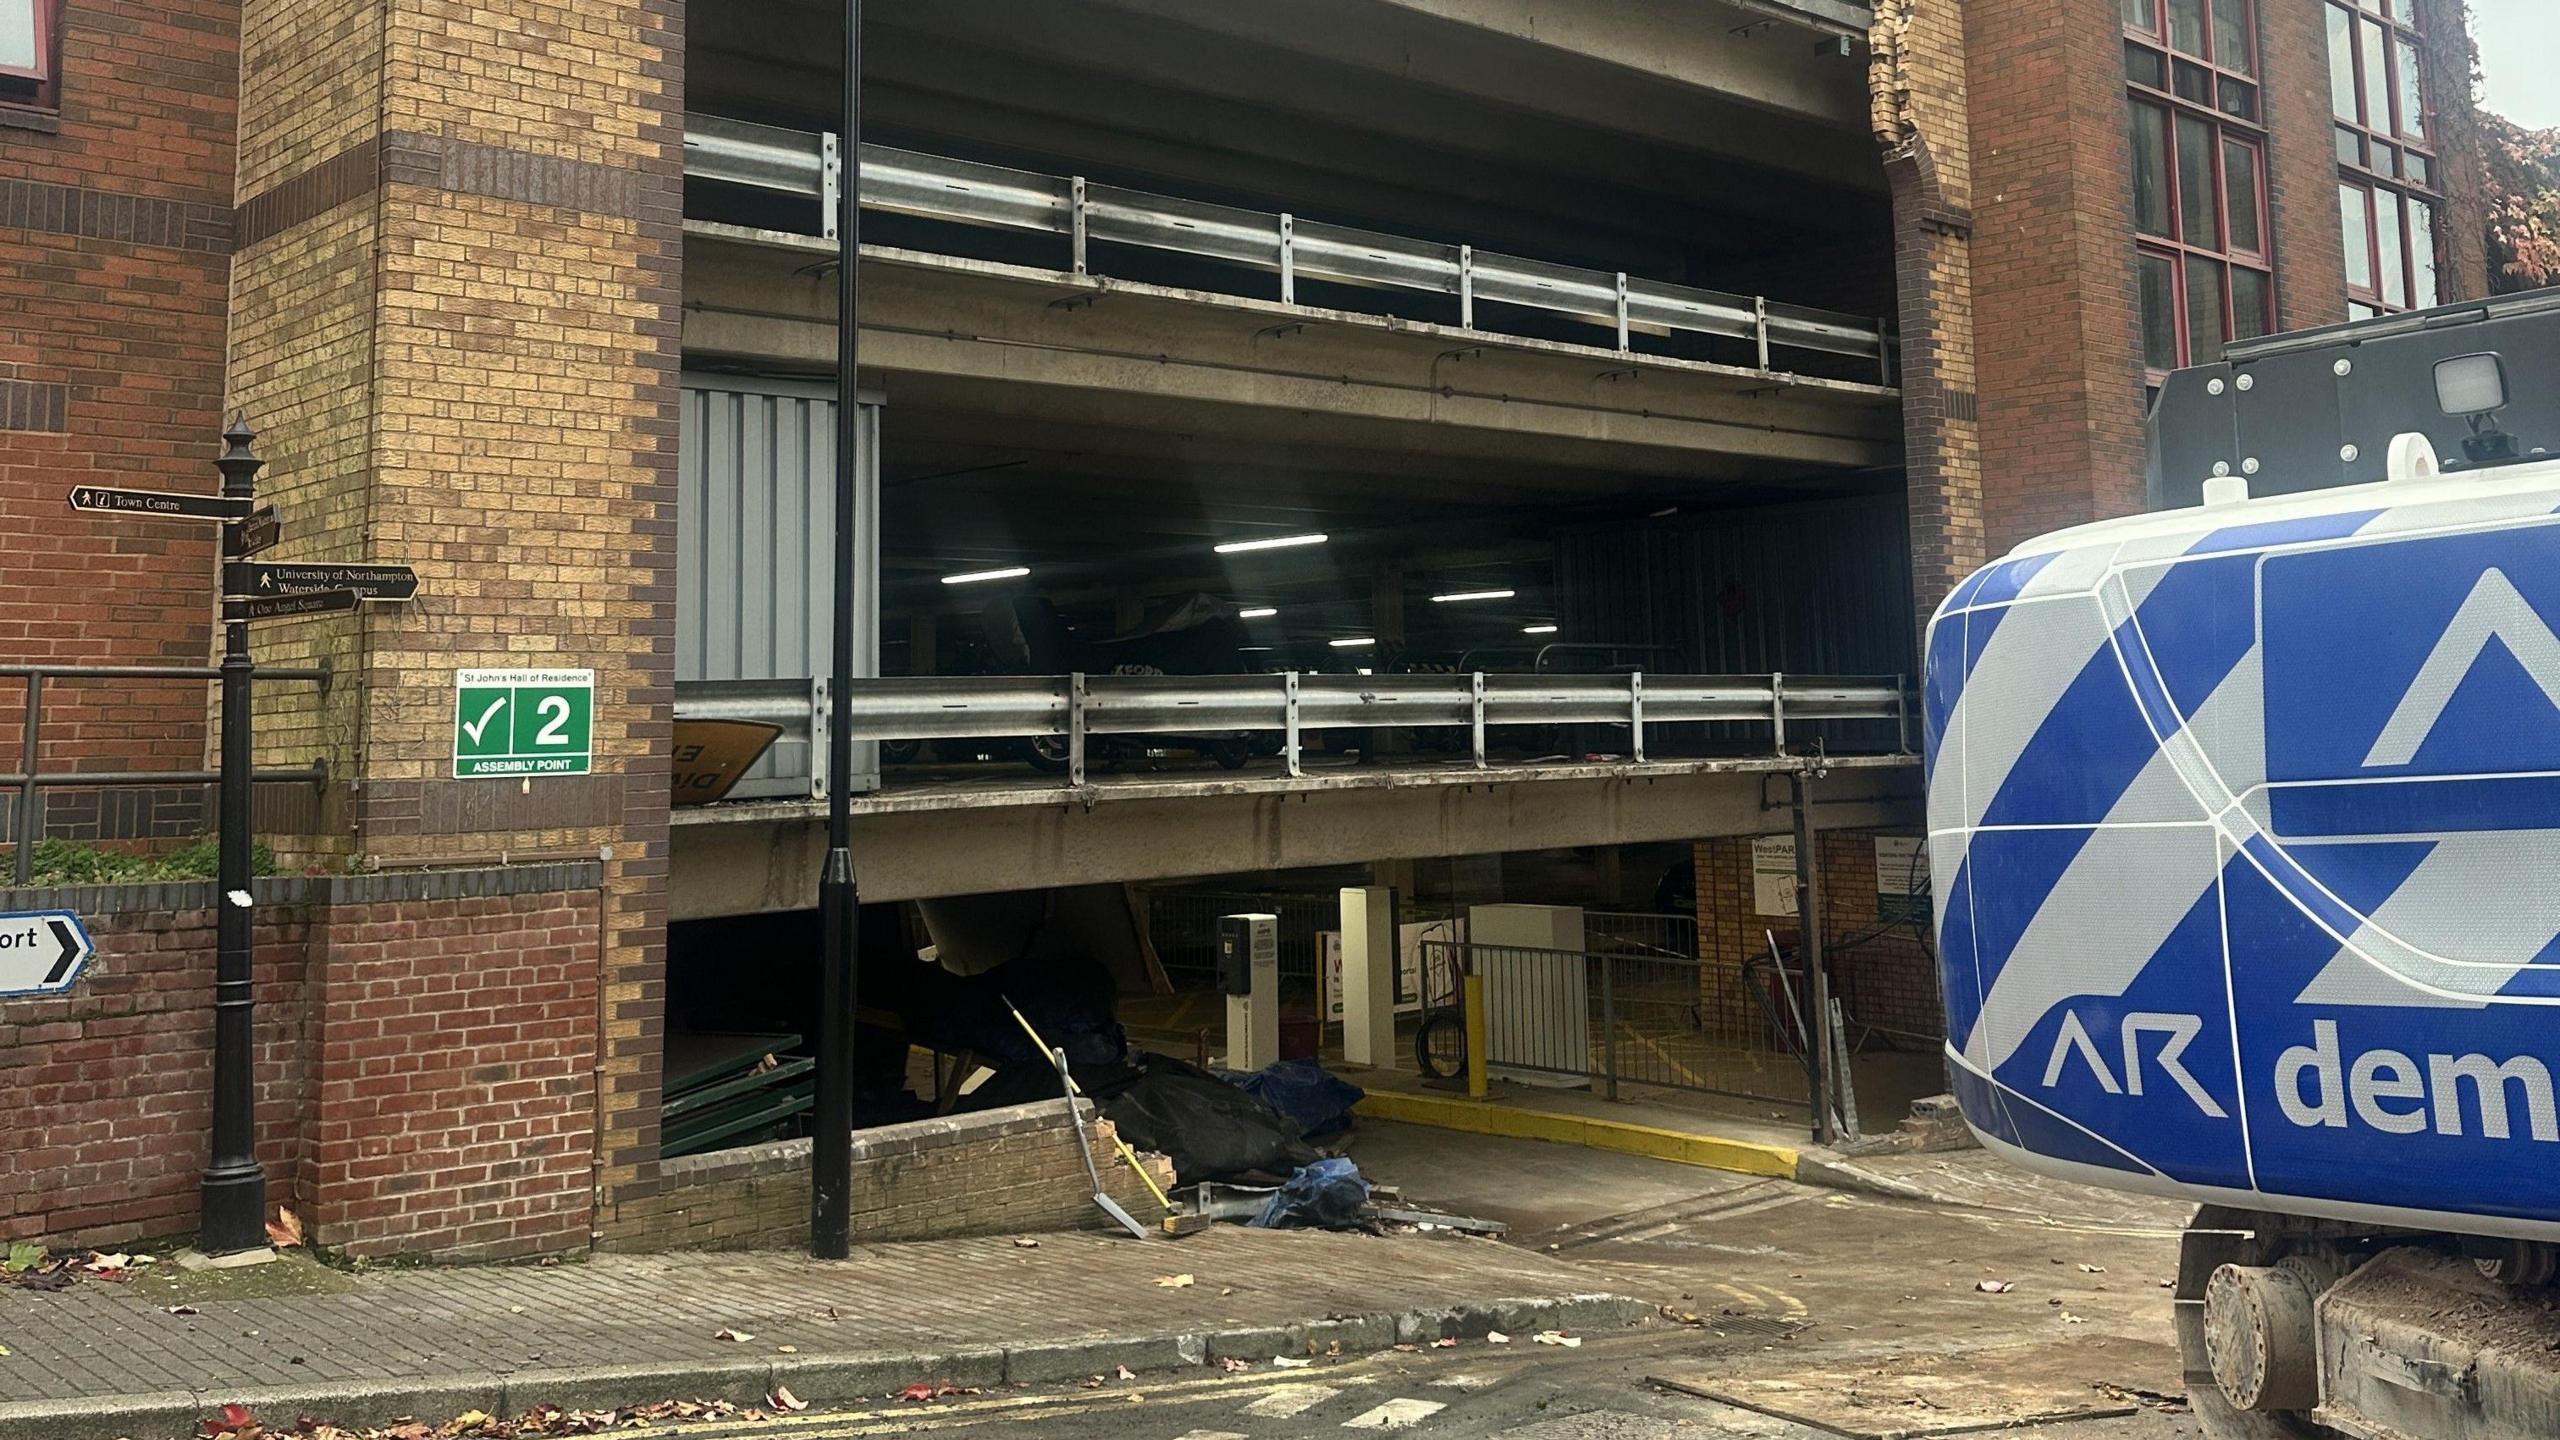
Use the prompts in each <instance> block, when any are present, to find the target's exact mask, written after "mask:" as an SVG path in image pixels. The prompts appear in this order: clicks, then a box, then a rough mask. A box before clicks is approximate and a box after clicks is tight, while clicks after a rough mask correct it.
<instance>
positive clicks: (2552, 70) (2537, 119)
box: [2471, 0, 2560, 130]
mask: <svg viewBox="0 0 2560 1440" xmlns="http://www.w3.org/2000/svg"><path fill="white" fill-rule="evenodd" d="M2471 9H2472V15H2473V20H2472V37H2473V38H2474V39H2476V40H2478V41H2479V42H2480V73H2481V77H2482V81H2483V86H2482V94H2481V99H2482V100H2483V101H2484V102H2485V103H2486V104H2487V105H2488V107H2489V108H2490V109H2492V110H2495V111H2497V112H2499V113H2500V114H2502V115H2504V116H2506V117H2507V118H2508V119H2510V120H2513V121H2515V122H2516V123H2517V124H2519V125H2529V126H2532V127H2533V128H2535V129H2537V130H2539V129H2547V128H2549V127H2551V126H2554V125H2560V0H2471Z"/></svg>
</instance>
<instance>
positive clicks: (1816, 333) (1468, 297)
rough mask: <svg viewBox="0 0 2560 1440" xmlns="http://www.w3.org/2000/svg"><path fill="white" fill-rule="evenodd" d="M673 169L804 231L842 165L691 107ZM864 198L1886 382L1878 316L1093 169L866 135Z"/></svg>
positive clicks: (791, 136) (1291, 281) (1083, 263)
mask: <svg viewBox="0 0 2560 1440" xmlns="http://www.w3.org/2000/svg"><path fill="white" fill-rule="evenodd" d="M684 173H685V178H687V179H691V180H709V181H715V182H718V183H721V184H728V185H738V186H743V187H746V188H748V189H754V190H765V191H771V192H775V193H780V194H786V195H796V196H801V197H804V198H806V199H808V200H810V201H812V202H815V203H816V205H817V209H818V215H819V217H820V223H819V226H818V228H817V229H816V231H815V233H818V234H822V235H824V236H826V237H828V238H830V239H832V238H834V236H835V233H836V231H835V224H836V222H835V214H836V197H837V187H838V186H839V185H840V184H841V183H842V174H843V166H842V162H841V156H840V153H839V141H838V139H837V137H836V136H835V135H834V134H832V133H812V132H810V131H805V130H785V129H778V128H776V127H774V126H770V125H752V124H748V123H747V122H745V121H741V120H728V119H723V118H721V117H719V116H716V115H692V114H689V115H687V116H685V140H684ZM862 203H863V205H864V206H865V207H867V208H870V209H874V210H882V211H889V212H894V213H898V214H905V215H915V216H921V217H923V218H925V219H929V220H943V221H950V222H952V223H955V224H962V225H979V226H987V227H992V228H996V229H1005V230H1030V231H1039V232H1042V233H1045V234H1050V235H1058V236H1063V237H1065V239H1066V240H1067V244H1068V260H1069V264H1070V265H1071V267H1072V268H1073V270H1074V272H1075V273H1076V274H1079V275H1082V274H1085V273H1087V262H1088V256H1089V252H1090V247H1091V245H1092V243H1093V242H1095V241H1102V242H1106V243H1110V244H1118V245H1130V246H1138V247H1141V248H1145V249H1150V250H1167V251H1173V252H1177V253H1180V254H1184V255H1199V256H1204V257H1207V258H1209V259H1213V260H1220V261H1225V262H1227V263H1229V264H1234V265H1241V266H1247V267H1250V268H1253V269H1257V270H1261V271H1263V272H1265V273H1275V274H1277V275H1278V277H1279V293H1280V299H1281V301H1282V302H1283V303H1285V304H1295V303H1297V282H1298V281H1299V280H1300V279H1301V278H1309V279H1317V280H1332V281H1340V282H1342V283H1345V284H1352V285H1368V286H1375V287H1380V288H1385V289H1396V290H1416V291H1423V292H1426V293H1430V294H1436V295H1446V296H1449V297H1451V298H1453V299H1455V300H1456V301H1457V302H1458V323H1459V325H1460V326H1461V327H1463V328H1465V329H1469V330H1473V329H1476V328H1478V326H1477V319H1478V315H1477V308H1476V305H1477V302H1478V301H1491V302H1494V303H1497V304H1502V305H1516V306H1521V307H1524V308H1526V309H1531V310H1543V311H1546V312H1548V313H1551V314H1558V315H1566V316H1570V317H1572V318H1574V319H1576V320H1581V321H1585V322H1587V323H1590V324H1593V325H1599V326H1604V327H1607V328H1609V329H1611V330H1613V331H1614V332H1615V333H1616V336H1617V349H1618V350H1620V351H1621V352H1625V351H1627V350H1628V348H1629V339H1630V337H1631V336H1633V335H1634V334H1637V333H1639V332H1642V333H1648V334H1660V335H1669V334H1676V333H1688V334H1697V335H1714V336H1720V337H1723V338H1725V339H1729V340H1741V341H1746V342H1749V343H1750V344H1751V345H1752V347H1753V352H1754V354H1755V355H1756V357H1757V361H1758V368H1760V369H1762V370H1768V369H1769V368H1770V363H1769V356H1770V351H1771V349H1772V348H1773V347H1775V348H1787V349H1795V350H1810V351H1817V352H1820V353H1823V354H1828V355H1847V356H1852V357H1855V358H1857V359H1861V360H1868V361H1872V362H1874V364H1875V366H1876V374H1877V383H1879V384H1884V385H1890V384H1892V383H1893V369H1894V354H1893V344H1894V342H1893V336H1892V332H1891V331H1890V329H1889V328H1888V327H1887V326H1886V325H1885V323H1884V322H1883V321H1882V320H1880V319H1870V318H1865V317H1861V316H1857V315H1849V314H1844V313H1840V312H1837V311H1831V310H1817V309H1812V308H1809V307H1806V306H1800V305H1782V304H1778V303H1776V302H1774V301H1771V300H1769V299H1767V298H1766V297H1763V296H1757V295H1733V294H1727V293H1725V292H1723V291H1720V290H1702V289H1698V288H1695V287H1693V286H1688V285H1672V284H1667V283H1664V282H1662V281H1658V280H1645V279H1639V278H1637V277H1634V276H1630V275H1628V274H1627V273H1626V272H1625V271H1623V270H1620V271H1608V270H1585V269H1580V268H1578V267H1575V266H1571V265H1557V264H1553V263H1551V262H1548V261H1544V260H1531V259H1526V258H1524V257H1521V256H1517V255H1500V254H1495V253H1493V252H1491V251H1484V250H1478V249H1476V248H1475V247H1474V246H1472V245H1448V244H1441V243H1438V242H1435V241H1429V240H1415V239H1410V238H1407V237H1404V236H1397V235H1382V234H1379V233H1378V232H1376V231H1372V230H1355V229H1351V228H1349V227H1347V226H1341V225H1325V224H1320V223H1317V222H1315V221H1311V220H1302V219H1299V218H1298V217H1296V216H1294V215H1290V214H1286V213H1272V212H1266V211H1260V210H1242V209H1238V208H1236V207H1234V206H1230V205H1212V204H1209V203H1207V202H1205V201H1199V200H1184V199H1180V198H1177V197H1174V196H1170V195H1154V194H1149V193H1148V192H1146V191H1143V190H1127V189H1122V188H1121V187H1119V186H1116V185H1097V184H1094V183H1091V182H1089V181H1087V180H1086V179H1085V178H1084V177H1083V176H1081V175H1042V174H1038V173H1036V172H1033V171H1029V170H1012V169H1007V168H1005V167H1003V166H1000V165H980V164H976V163H974V162H971V161H967V160H952V159H948V158H945V157H943V156H939V155H925V154H920V153H918V152H916V151H913V150H898V149H893V148H891V147H889V146H886V145H865V146H863V147H862Z"/></svg>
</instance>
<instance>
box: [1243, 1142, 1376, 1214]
mask: <svg viewBox="0 0 2560 1440" xmlns="http://www.w3.org/2000/svg"><path fill="white" fill-rule="evenodd" d="M1368 1203H1369V1182H1368V1181H1366V1180H1363V1179H1361V1178H1360V1167H1358V1166H1356V1165H1354V1164H1352V1163H1351V1162H1350V1161H1348V1160H1341V1159H1335V1160H1318V1161H1317V1162H1315V1163H1314V1164H1312V1165H1302V1166H1300V1167H1298V1173H1297V1174H1295V1175H1292V1176H1290V1177H1289V1183H1288V1184H1286V1185H1283V1186H1281V1187H1280V1188H1279V1189H1277V1190H1275V1191H1273V1192H1272V1193H1271V1199H1270V1201H1269V1202H1268V1203H1267V1204H1265V1205H1264V1206H1263V1207H1262V1213H1261V1214H1259V1215H1256V1216H1255V1217H1253V1224H1254V1226H1255V1227H1256V1228H1258V1229H1263V1230H1284V1229H1287V1228H1289V1227H1291V1226H1294V1225H1313V1226H1317V1227H1319V1228H1322V1229H1326V1230H1341V1229H1345V1228H1347V1227H1349V1226H1353V1225H1356V1224H1358V1223H1360V1210H1361V1207H1363V1206H1365V1205H1367V1204H1368Z"/></svg>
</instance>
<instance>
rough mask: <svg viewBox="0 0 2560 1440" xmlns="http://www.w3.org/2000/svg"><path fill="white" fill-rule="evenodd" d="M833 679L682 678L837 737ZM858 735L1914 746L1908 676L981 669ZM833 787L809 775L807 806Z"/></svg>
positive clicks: (873, 719) (816, 744)
mask: <svg viewBox="0 0 2560 1440" xmlns="http://www.w3.org/2000/svg"><path fill="white" fill-rule="evenodd" d="M828 697H829V687H828V684H827V682H826V681H824V680H816V681H811V680H681V681H678V682H677V683H676V716H677V718H678V719H703V720H709V719H724V720H754V721H761V722H763V723H766V724H773V725H780V726H782V727H783V732H784V735H785V736H786V737H789V738H794V739H806V740H807V741H808V743H809V744H810V745H811V746H812V747H813V748H812V749H811V751H810V753H812V754H816V753H819V752H820V751H822V750H823V749H824V747H825V745H826V743H827V714H828ZM850 708H851V711H852V716H853V731H854V733H853V738H854V739H855V740H856V741H864V740H872V741H877V740H963V739H988V740H999V739H1020V740H1042V739H1051V740H1064V741H1065V742H1066V752H1067V773H1068V778H1069V780H1070V782H1071V783H1073V784H1077V785H1082V784H1084V783H1085V754H1086V750H1087V741H1088V740H1089V739H1090V738H1092V737H1095V736H1107V735H1186V736H1228V735H1269V734H1274V733H1276V734H1278V735H1279V736H1280V737H1281V755H1282V756H1283V758H1284V759H1285V760H1286V761H1287V762H1288V767H1289V773H1290V774H1291V775H1292V776H1303V775H1304V774H1305V773H1306V770H1305V766H1304V758H1305V752H1304V743H1303V742H1304V738H1305V736H1306V735H1307V734H1308V732H1310V731H1320V730H1373V729H1433V728H1463V729H1465V730H1467V731H1468V732H1469V734H1470V737H1471V742H1472V748H1473V752H1474V757H1475V763H1476V765H1477V766H1478V768H1482V769H1490V768H1492V760H1491V757H1490V755H1489V753H1488V751H1487V748H1486V734H1487V732H1488V731H1489V730H1492V729H1495V728H1498V727H1503V726H1522V725H1612V726H1616V725H1623V726H1626V727H1627V728H1628V731H1629V733H1630V743H1629V747H1628V753H1629V755H1630V756H1631V757H1632V759H1633V761H1634V763H1636V764H1639V765H1641V764H1644V763H1646V760H1645V731H1646V727H1648V726H1654V725H1670V724H1685V723H1696V722H1708V721H1723V722H1742V723H1746V724H1748V723H1755V722H1756V723H1760V724H1765V725H1767V726H1768V728H1769V741H1770V747H1771V750H1772V753H1776V754H1784V753H1786V748H1787V727H1788V726H1789V725H1791V724H1796V723H1799V722H1804V721H1813V720H1882V721H1890V722H1892V723H1893V724H1894V726H1895V734H1896V735H1897V736H1898V737H1899V740H1900V744H1901V746H1902V748H1903V749H1905V750H1908V749H1910V748H1911V743H1912V735H1911V696H1910V691H1909V687H1908V684H1907V682H1906V679H1905V677H1903V676H1898V675H1883V676H1838V675H1784V674H1777V675H1648V674H1643V673H1640V672H1639V673H1631V674H1617V675H1498V674H1485V673H1482V672H1475V673H1470V674H1463V675H1340V674H1308V673H1302V672H1298V671H1287V672H1283V673H1279V674H1270V675H985V676H922V677H915V678H901V677H891V678H884V679H871V680H863V681H859V682H857V683H856V685H855V688H854V693H853V696H852V703H851V707H850ZM822 785H823V782H822V780H821V779H820V778H819V777H815V776H813V777H812V778H811V781H810V793H811V796H812V798H822Z"/></svg>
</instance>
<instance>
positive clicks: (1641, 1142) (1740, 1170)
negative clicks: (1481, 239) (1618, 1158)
mask: <svg viewBox="0 0 2560 1440" xmlns="http://www.w3.org/2000/svg"><path fill="white" fill-rule="evenodd" d="M1358 1110H1359V1113H1360V1114H1362V1115H1366V1116H1368V1117H1370V1118H1371V1119H1373V1120H1400V1121H1403V1122H1404V1123H1406V1124H1408V1125H1430V1126H1434V1127H1436V1128H1438V1129H1442V1130H1463V1131H1466V1132H1467V1133H1469V1134H1472V1135H1500V1136H1503V1137H1505V1138H1507V1139H1513V1140H1552V1141H1554V1142H1556V1143H1557V1144H1560V1145H1580V1146H1582V1147H1584V1148H1585V1149H1589V1150H1614V1151H1617V1152H1618V1153H1620V1154H1623V1155H1642V1156H1644V1157H1646V1158H1647V1159H1651V1160H1668V1161H1671V1162H1672V1163H1674V1164H1679V1165H1699V1166H1704V1167H1705V1168H1707V1169H1709V1170H1730V1171H1732V1172H1734V1173H1735V1174H1737V1175H1774V1176H1777V1177H1778V1178H1779V1179H1782V1180H1792V1179H1794V1178H1795V1177H1796V1152H1795V1150H1794V1149H1792V1148H1791V1147H1788V1146H1785V1145H1762V1144H1758V1143H1756V1142H1753V1141H1749V1140H1729V1139H1726V1138H1725V1137H1723V1136H1721V1135H1698V1134H1692V1133H1691V1132H1689V1131H1685V1130H1664V1129H1661V1128H1659V1127H1656V1126H1652V1125H1634V1124H1629V1123H1628V1122H1626V1121H1623V1120H1595V1119H1591V1118H1589V1117H1586V1116H1582V1115H1563V1114H1558V1113H1556V1112H1555V1111H1552V1110H1521V1109H1515V1108H1514V1107H1512V1106H1509V1105H1490V1104H1486V1103H1485V1102H1483V1101H1480V1100H1461V1099H1458V1098H1457V1097H1455V1096H1442V1095H1417V1094H1414V1093H1413V1092H1411V1091H1406V1090H1372V1091H1370V1092H1369V1098H1367V1099H1365V1100H1363V1101H1361V1102H1360V1104H1359V1107H1358Z"/></svg>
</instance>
